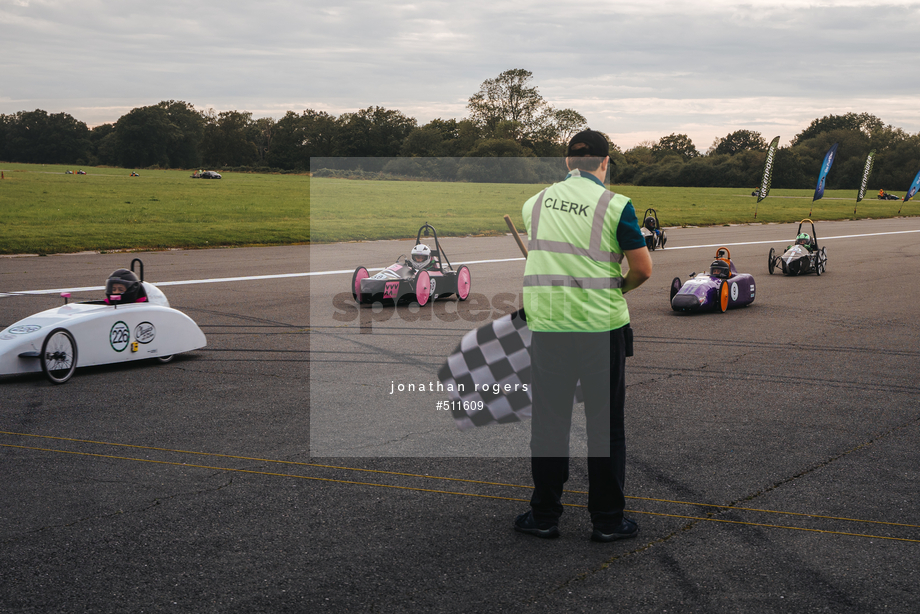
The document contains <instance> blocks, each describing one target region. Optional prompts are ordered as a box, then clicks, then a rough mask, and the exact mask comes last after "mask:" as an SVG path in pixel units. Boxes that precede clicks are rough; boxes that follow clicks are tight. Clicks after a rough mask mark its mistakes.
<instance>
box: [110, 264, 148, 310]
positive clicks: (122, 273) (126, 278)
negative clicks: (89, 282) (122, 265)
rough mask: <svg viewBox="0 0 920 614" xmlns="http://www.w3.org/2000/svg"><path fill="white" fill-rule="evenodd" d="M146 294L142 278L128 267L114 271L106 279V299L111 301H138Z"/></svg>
mask: <svg viewBox="0 0 920 614" xmlns="http://www.w3.org/2000/svg"><path fill="white" fill-rule="evenodd" d="M144 296H146V294H145V293H144V289H143V286H141V280H139V279H138V278H137V275H135V274H134V273H132V272H131V271H129V270H128V269H118V270H117V271H114V272H113V273H112V274H111V275H109V278H108V279H107V280H106V281H105V300H106V302H109V303H115V304H121V305H123V304H125V303H136V302H137V301H138V300H139V299H141V298H142V297H144Z"/></svg>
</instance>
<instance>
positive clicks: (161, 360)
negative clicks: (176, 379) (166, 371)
mask: <svg viewBox="0 0 920 614" xmlns="http://www.w3.org/2000/svg"><path fill="white" fill-rule="evenodd" d="M175 357H176V355H175V354H170V355H169V356H157V357H156V358H155V359H154V360H156V361H157V362H159V363H160V364H163V365H165V364H166V363H168V362H172V359H173V358H175Z"/></svg>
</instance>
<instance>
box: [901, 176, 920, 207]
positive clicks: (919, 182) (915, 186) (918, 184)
mask: <svg viewBox="0 0 920 614" xmlns="http://www.w3.org/2000/svg"><path fill="white" fill-rule="evenodd" d="M917 190H920V171H917V176H916V177H914V182H913V183H912V184H910V189H909V190H907V195H906V196H905V197H904V202H907V201H909V200H910V199H911V198H913V197H914V196H915V195H916V194H917Z"/></svg>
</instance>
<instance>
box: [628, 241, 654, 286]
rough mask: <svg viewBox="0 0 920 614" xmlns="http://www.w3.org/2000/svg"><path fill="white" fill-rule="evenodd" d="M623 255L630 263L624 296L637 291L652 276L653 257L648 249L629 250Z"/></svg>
mask: <svg viewBox="0 0 920 614" xmlns="http://www.w3.org/2000/svg"><path fill="white" fill-rule="evenodd" d="M623 254H624V255H625V256H626V262H628V263H629V271H628V272H627V273H626V277H625V278H624V279H623V287H622V291H623V294H626V293H627V292H629V291H630V290H635V289H636V288H638V287H639V286H641V285H642V284H644V283H645V282H646V281H647V280H648V278H649V277H651V276H652V257H651V255H650V254H649V253H648V248H647V247H640V248H639V249H628V250H626V251H625V252H623Z"/></svg>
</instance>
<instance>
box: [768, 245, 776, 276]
mask: <svg viewBox="0 0 920 614" xmlns="http://www.w3.org/2000/svg"><path fill="white" fill-rule="evenodd" d="M767 268H768V269H769V270H770V275H773V269H775V268H776V250H775V249H773V248H772V247H771V248H770V255H769V256H767Z"/></svg>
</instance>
